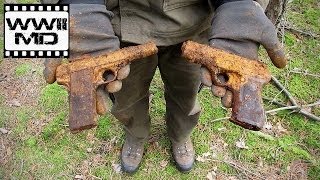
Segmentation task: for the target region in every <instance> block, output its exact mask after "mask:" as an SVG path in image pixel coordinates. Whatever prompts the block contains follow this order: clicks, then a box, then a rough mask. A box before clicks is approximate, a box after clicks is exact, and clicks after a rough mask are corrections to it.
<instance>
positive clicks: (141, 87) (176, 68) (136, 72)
mask: <svg viewBox="0 0 320 180" xmlns="http://www.w3.org/2000/svg"><path fill="white" fill-rule="evenodd" d="M130 45H132V44H130ZM157 67H159V70H160V74H161V78H162V80H163V82H164V88H165V92H164V93H165V100H166V118H165V119H166V125H167V132H168V136H169V138H170V139H171V140H174V141H182V140H184V139H185V138H187V137H188V136H190V134H191V132H192V129H193V128H194V127H195V126H196V124H197V122H198V119H199V114H200V106H199V104H198V102H197V100H196V95H197V91H198V89H199V85H200V66H199V65H197V64H193V63H189V62H187V61H186V60H184V59H183V58H182V57H181V44H179V45H174V46H168V47H159V52H158V54H156V55H153V56H150V57H147V58H144V59H141V60H138V61H135V62H133V63H131V65H130V74H129V76H128V77H127V78H126V79H124V80H123V81H122V88H121V90H120V91H119V92H117V93H114V98H115V101H114V105H113V107H112V110H111V112H112V114H113V115H114V116H115V117H116V118H117V119H118V120H119V121H120V122H121V123H123V125H124V130H125V131H126V134H127V135H131V137H133V138H137V140H141V141H144V140H146V139H147V138H148V135H149V132H150V116H149V86H150V82H151V80H152V78H153V76H154V73H155V70H156V68H157Z"/></svg>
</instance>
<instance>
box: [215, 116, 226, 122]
mask: <svg viewBox="0 0 320 180" xmlns="http://www.w3.org/2000/svg"><path fill="white" fill-rule="evenodd" d="M228 119H230V117H223V118H217V119H214V120H212V121H211V122H217V121H223V120H228Z"/></svg>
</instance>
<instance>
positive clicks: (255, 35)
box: [201, 0, 286, 107]
mask: <svg viewBox="0 0 320 180" xmlns="http://www.w3.org/2000/svg"><path fill="white" fill-rule="evenodd" d="M209 44H210V46H213V47H216V48H219V49H223V50H226V51H229V52H231V53H234V54H237V55H239V56H242V57H245V58H248V59H252V60H258V49H259V46H260V44H261V45H262V46H263V47H264V48H265V49H266V50H267V53H268V55H269V57H270V59H271V61H272V62H273V64H274V65H275V66H276V67H278V68H283V67H285V65H286V59H285V54H284V51H283V50H282V47H281V44H280V42H279V41H278V38H277V33H276V30H275V27H274V25H273V24H272V23H271V21H270V20H269V19H268V18H267V16H266V15H265V14H264V12H263V9H262V8H261V6H260V5H259V4H258V3H256V2H253V1H251V0H242V1H234V2H227V3H225V4H222V5H221V6H219V7H218V9H217V10H216V14H215V16H214V17H213V20H212V29H211V34H210V39H209ZM218 78H219V79H220V81H222V82H223V81H225V78H224V77H223V76H221V77H220V76H219V77H218ZM201 81H202V83H203V84H204V85H206V86H211V90H212V93H213V94H214V95H216V96H218V97H222V99H221V100H222V104H223V105H224V106H225V107H231V105H232V92H231V91H229V90H226V89H225V88H224V87H220V86H216V85H214V84H212V80H211V75H210V73H209V71H208V70H207V69H206V68H204V67H202V68H201Z"/></svg>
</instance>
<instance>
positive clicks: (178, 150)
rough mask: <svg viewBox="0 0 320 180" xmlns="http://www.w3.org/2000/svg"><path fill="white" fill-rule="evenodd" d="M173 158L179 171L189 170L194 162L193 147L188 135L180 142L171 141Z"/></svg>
mask: <svg viewBox="0 0 320 180" xmlns="http://www.w3.org/2000/svg"><path fill="white" fill-rule="evenodd" d="M171 143H172V153H173V158H174V160H175V162H176V166H177V168H178V170H179V171H181V172H187V171H189V170H191V168H192V167H193V163H194V154H195V153H194V149H193V144H192V142H191V139H190V137H189V138H187V139H186V140H184V141H181V142H175V141H174V140H172V141H171Z"/></svg>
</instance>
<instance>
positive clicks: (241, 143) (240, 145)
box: [236, 139, 249, 149]
mask: <svg viewBox="0 0 320 180" xmlns="http://www.w3.org/2000/svg"><path fill="white" fill-rule="evenodd" d="M236 147H238V148H240V149H249V147H248V146H246V143H245V142H244V140H243V139H239V140H238V141H237V142H236Z"/></svg>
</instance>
